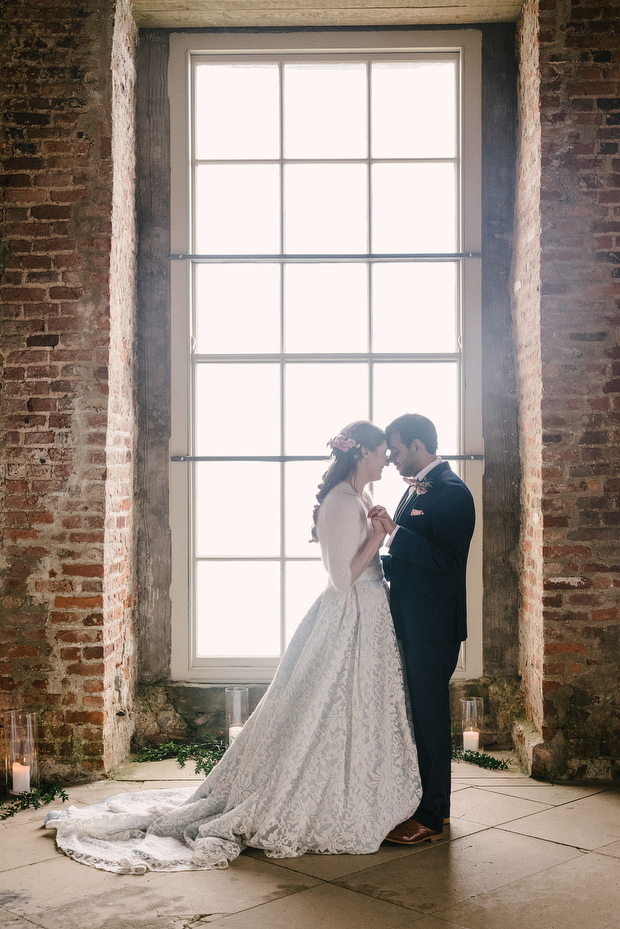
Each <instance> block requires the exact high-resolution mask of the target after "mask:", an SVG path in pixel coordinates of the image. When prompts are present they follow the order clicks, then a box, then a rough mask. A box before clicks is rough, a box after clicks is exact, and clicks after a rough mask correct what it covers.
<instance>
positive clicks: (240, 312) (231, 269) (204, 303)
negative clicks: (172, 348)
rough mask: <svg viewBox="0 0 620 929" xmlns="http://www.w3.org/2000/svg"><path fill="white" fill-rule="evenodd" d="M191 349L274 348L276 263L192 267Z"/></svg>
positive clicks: (276, 332)
mask: <svg viewBox="0 0 620 929" xmlns="http://www.w3.org/2000/svg"><path fill="white" fill-rule="evenodd" d="M196 351H197V352H198V353H199V354H202V353H209V354H216V353H219V352H222V353H225V354H229V355H232V354H241V353H244V352H251V353H253V354H257V353H259V352H278V351H280V267H279V265H267V264H265V265H249V264H242V265H241V264H240V265H235V264H226V265H218V264H213V265H204V264H203V265H197V266H196Z"/></svg>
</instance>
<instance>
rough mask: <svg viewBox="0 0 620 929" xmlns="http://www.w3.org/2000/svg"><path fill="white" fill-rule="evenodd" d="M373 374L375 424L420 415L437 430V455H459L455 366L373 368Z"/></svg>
mask: <svg viewBox="0 0 620 929" xmlns="http://www.w3.org/2000/svg"><path fill="white" fill-rule="evenodd" d="M374 370H375V393H374V401H375V404H374V408H375V412H374V416H375V421H376V422H377V423H380V424H381V425H383V426H386V425H387V424H388V423H389V422H391V421H392V420H393V419H396V417H397V416H400V415H401V414H402V413H422V415H423V416H428V418H429V419H432V420H433V422H434V423H435V426H436V427H437V436H438V439H439V447H438V450H437V453H438V454H439V455H441V453H442V451H443V452H445V454H446V455H454V454H458V453H459V441H458V440H459V434H458V409H459V390H458V366H457V364H456V362H417V363H412V364H407V363H403V364H389V363H388V364H376V365H375V369H374Z"/></svg>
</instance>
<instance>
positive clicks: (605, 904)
mask: <svg viewBox="0 0 620 929" xmlns="http://www.w3.org/2000/svg"><path fill="white" fill-rule="evenodd" d="M194 778H195V775H194ZM188 779H192V773H191V772H190V771H189V770H188V768H185V769H181V768H179V766H178V764H177V763H176V761H168V762H157V763H151V764H140V765H137V764H134V765H130V766H128V767H127V768H126V769H125V770H124V771H121V772H120V774H119V775H118V777H117V779H115V780H114V781H110V780H105V781H98V782H96V783H93V784H88V785H85V786H81V787H75V788H71V789H69V790H68V793H69V796H70V802H72V803H74V804H76V805H84V804H88V803H94V802H96V801H98V800H101V799H103V798H104V797H107V796H110V795H112V794H114V793H119V792H120V791H125V790H141V789H148V788H153V787H155V786H169V785H170V782H171V781H179V780H188ZM197 779H198V780H200V778H197ZM51 808H58V804H52V807H51ZM44 812H45V811H41V810H40V811H38V812H33V811H24V812H22V813H19V814H18V815H16V816H14V817H12V818H10V819H8V820H5V821H4V822H2V823H0V869H1V870H0V927H2V929H35V927H43V929H199V927H202V926H207V925H208V926H210V927H212V929H619V927H620V787H617V786H611V785H606V784H589V785H586V786H576V785H574V784H571V785H557V784H551V783H549V782H542V781H533V780H531V779H530V778H528V777H525V776H524V775H523V774H522V773H521V772H520V771H519V770H518V768H517V767H516V765H511V769H510V770H509V771H502V772H492V771H486V770H484V769H481V768H477V767H475V766H473V765H469V764H465V763H460V764H454V766H453V794H452V823H451V825H450V827H449V829H448V827H446V828H447V833H446V835H445V838H444V840H442V841H441V842H434V843H430V842H426V843H424V844H423V845H418V846H415V847H414V848H412V849H407V848H403V847H399V846H395V845H387V844H386V845H383V846H382V848H381V849H380V850H379V851H378V852H377V853H376V854H374V855H360V856H350V855H333V856H313V855H305V856H303V857H302V858H298V859H293V860H287V861H270V860H268V859H267V858H265V857H264V856H263V854H262V853H255V852H249V853H248V852H246V853H244V854H243V855H241V857H240V858H238V859H237V860H236V861H235V862H234V863H233V864H232V865H231V867H230V868H228V870H226V871H207V872H205V871H193V872H177V873H172V874H161V873H159V874H155V873H152V872H149V873H147V874H145V875H143V876H141V877H134V876H130V875H117V874H110V873H107V872H105V871H98V870H95V869H93V868H89V867H86V866H84V865H80V864H77V863H76V862H74V861H71V860H70V859H68V858H66V857H65V856H64V855H63V854H61V853H59V852H58V851H57V850H56V847H55V844H54V832H53V831H52V830H45V829H43V828H41V823H42V821H43V816H44Z"/></svg>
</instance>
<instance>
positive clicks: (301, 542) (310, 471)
mask: <svg viewBox="0 0 620 929" xmlns="http://www.w3.org/2000/svg"><path fill="white" fill-rule="evenodd" d="M329 438H330V436H327V439H329ZM322 451H323V449H320V450H319V451H317V454H318V455H320V454H321V453H322ZM329 451H330V450H329V449H326V450H325V461H290V462H288V463H287V465H286V472H285V481H286V495H285V500H286V526H285V531H286V554H287V555H288V556H289V557H292V558H311V557H313V556H315V557H317V558H318V557H319V549H318V546H317V545H316V544H315V543H314V542H310V541H309V539H310V538H311V536H310V531H311V528H312V513H313V510H314V506H315V504H316V495H317V493H318V490H319V484H320V483H321V478H322V477H323V475H324V474H325V472H326V471H327V467H328V465H329V462H328V460H327V453H328V452H329Z"/></svg>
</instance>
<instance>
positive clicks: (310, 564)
mask: <svg viewBox="0 0 620 929" xmlns="http://www.w3.org/2000/svg"><path fill="white" fill-rule="evenodd" d="M315 547H316V548H317V549H318V546H315ZM326 586H327V574H326V572H325V568H324V567H323V562H321V561H289V562H288V563H287V565H286V644H287V645H288V643H289V642H290V641H291V639H292V637H293V634H294V632H295V630H296V629H297V627H298V625H299V623H300V622H301V620H302V619H303V618H304V616H305V615H306V613H307V612H308V610H309V609H310V607H311V606H312V604H313V603H314V601H315V600H316V598H317V597H318V596H319V594H320V593H321V591H323V590H325V587H326Z"/></svg>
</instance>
